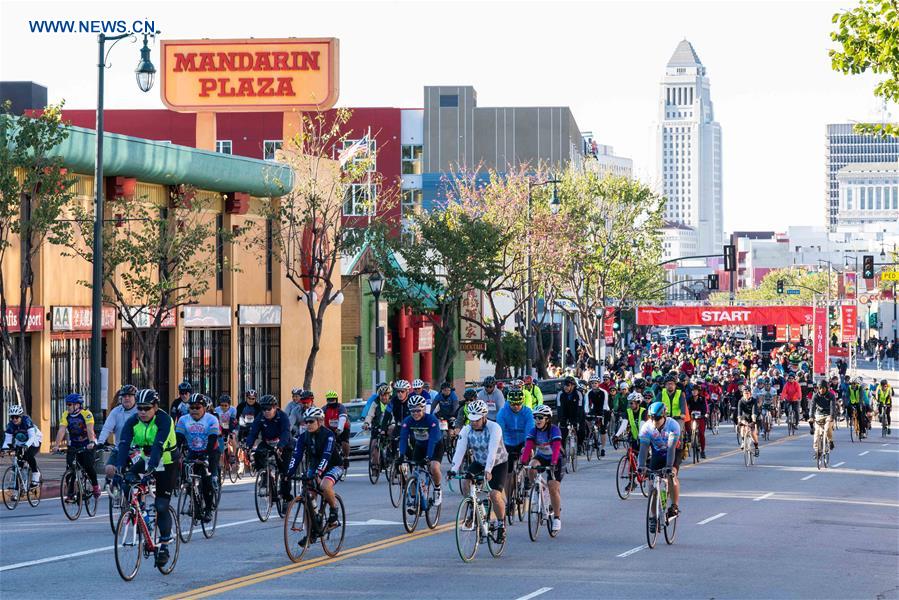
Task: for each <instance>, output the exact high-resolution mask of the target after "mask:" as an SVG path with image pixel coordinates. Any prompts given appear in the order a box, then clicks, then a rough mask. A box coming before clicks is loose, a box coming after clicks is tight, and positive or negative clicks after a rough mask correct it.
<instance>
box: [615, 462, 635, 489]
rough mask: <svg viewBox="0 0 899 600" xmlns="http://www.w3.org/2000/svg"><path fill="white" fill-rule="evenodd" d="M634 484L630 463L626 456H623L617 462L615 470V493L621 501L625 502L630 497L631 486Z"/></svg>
mask: <svg viewBox="0 0 899 600" xmlns="http://www.w3.org/2000/svg"><path fill="white" fill-rule="evenodd" d="M633 484H634V476H633V475H632V474H631V463H630V460H628V455H627V454H625V455H624V456H622V457H621V458H620V459H619V460H618V467H617V468H616V469H615V491H617V492H618V497H619V498H621V499H622V500H627V499H628V497H629V496H630V495H631V486H632V485H633Z"/></svg>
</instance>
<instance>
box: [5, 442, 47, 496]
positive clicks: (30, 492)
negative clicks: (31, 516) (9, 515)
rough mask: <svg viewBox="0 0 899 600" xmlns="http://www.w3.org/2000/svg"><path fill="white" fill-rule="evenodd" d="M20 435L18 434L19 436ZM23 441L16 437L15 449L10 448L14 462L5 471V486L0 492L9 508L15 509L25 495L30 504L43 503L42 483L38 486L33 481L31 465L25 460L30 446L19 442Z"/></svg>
mask: <svg viewBox="0 0 899 600" xmlns="http://www.w3.org/2000/svg"><path fill="white" fill-rule="evenodd" d="M18 435H19V434H16V436H17V437H18ZM21 441H22V440H19V439H16V442H17V443H16V446H15V449H14V450H9V454H10V456H13V457H14V458H13V460H12V464H10V465H9V466H8V467H6V470H5V471H4V472H3V483H2V486H3V487H2V488H0V494H3V504H5V505H6V508H8V509H9V510H15V508H16V507H17V506H18V505H19V501H20V500H21V499H22V498H23V497H24V498H25V499H26V500H27V501H28V505H29V506H32V507H35V506H37V505H38V504H40V503H41V491H42V487H41V483H38V484H37V485H36V486H34V485H32V483H31V467H29V466H28V462H27V461H26V460H25V453H26V452H27V451H28V447H27V446H24V445H22V444H21V443H19V442H21Z"/></svg>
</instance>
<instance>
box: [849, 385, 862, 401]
mask: <svg viewBox="0 0 899 600" xmlns="http://www.w3.org/2000/svg"><path fill="white" fill-rule="evenodd" d="M859 392H861V388H856V389H854V390H853V389H852V388H851V387H850V388H849V404H858V398H859V396H860V395H861V394H860V393H859Z"/></svg>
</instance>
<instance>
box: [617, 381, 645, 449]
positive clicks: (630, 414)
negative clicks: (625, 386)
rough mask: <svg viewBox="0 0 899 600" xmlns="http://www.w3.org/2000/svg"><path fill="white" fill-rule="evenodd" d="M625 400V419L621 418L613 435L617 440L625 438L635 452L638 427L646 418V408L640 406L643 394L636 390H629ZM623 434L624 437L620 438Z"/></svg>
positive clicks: (637, 442) (637, 447) (638, 443)
mask: <svg viewBox="0 0 899 600" xmlns="http://www.w3.org/2000/svg"><path fill="white" fill-rule="evenodd" d="M627 401H628V408H627V410H626V411H625V416H626V417H627V420H625V419H622V420H621V425H619V426H618V431H616V432H615V435H614V436H613V437H614V438H615V439H619V440H620V439H627V441H628V443H629V444H630V446H631V448H633V449H634V452H636V451H638V450H639V449H640V427H642V426H643V421H644V419H645V418H646V409H645V408H644V407H643V406H642V404H643V396H641V395H640V394H639V393H638V392H631V394H630V396H628V397H627ZM625 434H626V437H625V438H622V436H625Z"/></svg>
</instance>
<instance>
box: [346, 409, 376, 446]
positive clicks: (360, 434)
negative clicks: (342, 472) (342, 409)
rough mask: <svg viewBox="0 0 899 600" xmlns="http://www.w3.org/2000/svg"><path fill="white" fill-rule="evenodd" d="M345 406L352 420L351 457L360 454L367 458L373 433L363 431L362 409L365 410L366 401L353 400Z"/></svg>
mask: <svg viewBox="0 0 899 600" xmlns="http://www.w3.org/2000/svg"><path fill="white" fill-rule="evenodd" d="M345 406H346V412H347V416H348V417H349V419H350V456H353V455H360V454H361V455H366V456H367V455H368V445H369V443H370V442H371V433H370V432H368V431H366V430H364V429H362V422H363V419H362V409H363V408H365V400H351V401H350V402H347V403H346V404H345Z"/></svg>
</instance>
